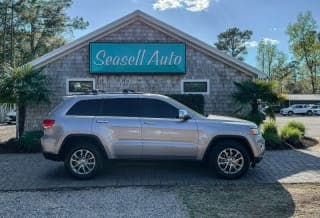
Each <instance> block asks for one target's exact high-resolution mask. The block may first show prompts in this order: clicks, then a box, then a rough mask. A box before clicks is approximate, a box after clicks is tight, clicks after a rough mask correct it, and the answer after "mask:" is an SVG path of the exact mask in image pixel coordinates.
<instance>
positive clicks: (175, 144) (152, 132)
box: [141, 98, 198, 159]
mask: <svg viewBox="0 0 320 218" xmlns="http://www.w3.org/2000/svg"><path fill="white" fill-rule="evenodd" d="M178 115H179V109H178V108H176V107H175V106H173V105H171V104H169V103H168V102H165V101H163V100H159V99H152V98H141V122H142V156H143V157H144V158H149V157H155V158H171V159H175V158H184V159H195V158H196V156H197V144H198V129H197V124H196V120H194V119H189V120H186V121H182V120H180V119H178Z"/></svg>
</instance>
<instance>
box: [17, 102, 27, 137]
mask: <svg viewBox="0 0 320 218" xmlns="http://www.w3.org/2000/svg"><path fill="white" fill-rule="evenodd" d="M18 113H19V115H18V117H19V119H18V125H19V130H18V131H19V138H20V137H21V136H22V134H23V132H24V122H25V119H26V106H24V105H18Z"/></svg>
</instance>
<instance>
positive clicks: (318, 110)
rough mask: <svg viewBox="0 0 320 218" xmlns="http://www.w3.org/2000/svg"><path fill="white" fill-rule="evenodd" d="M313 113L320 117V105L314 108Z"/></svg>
mask: <svg viewBox="0 0 320 218" xmlns="http://www.w3.org/2000/svg"><path fill="white" fill-rule="evenodd" d="M312 113H313V114H316V115H320V105H319V104H316V105H313V106H312Z"/></svg>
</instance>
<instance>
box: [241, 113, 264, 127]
mask: <svg viewBox="0 0 320 218" xmlns="http://www.w3.org/2000/svg"><path fill="white" fill-rule="evenodd" d="M242 119H245V120H249V121H251V122H254V123H255V124H257V126H260V124H261V123H262V122H263V121H264V120H265V119H266V115H265V114H264V113H261V112H260V111H258V112H257V113H255V114H252V113H249V114H248V115H245V116H243V117H242Z"/></svg>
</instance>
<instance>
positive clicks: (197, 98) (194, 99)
mask: <svg viewBox="0 0 320 218" xmlns="http://www.w3.org/2000/svg"><path fill="white" fill-rule="evenodd" d="M167 96H168V97H170V98H173V99H175V100H176V101H178V102H180V103H181V104H184V105H186V106H188V107H190V108H191V109H193V110H195V111H197V112H198V113H200V114H204V96H203V95H201V94H168V95H167Z"/></svg>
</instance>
